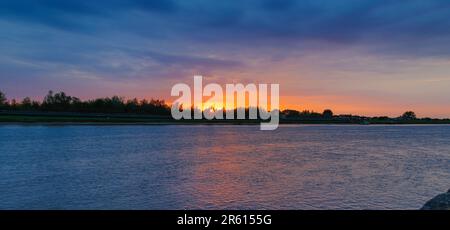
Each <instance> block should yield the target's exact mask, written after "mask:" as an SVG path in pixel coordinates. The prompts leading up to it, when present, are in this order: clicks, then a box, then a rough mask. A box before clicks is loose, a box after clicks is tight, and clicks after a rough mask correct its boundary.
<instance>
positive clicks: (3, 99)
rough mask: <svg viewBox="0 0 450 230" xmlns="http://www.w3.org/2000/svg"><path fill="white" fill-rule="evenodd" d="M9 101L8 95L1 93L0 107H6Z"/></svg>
mask: <svg viewBox="0 0 450 230" xmlns="http://www.w3.org/2000/svg"><path fill="white" fill-rule="evenodd" d="M7 100H8V99H7V98H6V95H5V94H4V93H3V92H2V91H0V106H4V105H6V102H7Z"/></svg>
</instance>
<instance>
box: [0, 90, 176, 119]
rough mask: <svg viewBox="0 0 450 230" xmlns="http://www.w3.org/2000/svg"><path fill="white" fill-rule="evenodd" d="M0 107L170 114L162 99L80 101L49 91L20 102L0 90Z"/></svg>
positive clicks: (54, 110)
mask: <svg viewBox="0 0 450 230" xmlns="http://www.w3.org/2000/svg"><path fill="white" fill-rule="evenodd" d="M0 109H3V110H10V111H44V112H79V113H135V114H155V115H170V107H169V106H168V105H167V104H166V103H165V101H164V100H155V99H151V100H146V99H142V100H138V99H137V98H134V99H130V100H125V99H124V97H119V96H113V97H105V98H97V99H93V100H86V101H82V100H80V99H79V98H77V97H73V96H69V95H67V94H66V93H64V92H59V93H53V91H49V92H48V94H47V95H46V96H45V97H44V100H43V101H42V102H39V101H34V100H31V99H30V98H29V97H26V98H24V99H23V100H22V101H21V102H17V101H16V100H15V99H12V100H11V101H8V100H7V98H6V95H5V94H4V93H2V92H1V91H0Z"/></svg>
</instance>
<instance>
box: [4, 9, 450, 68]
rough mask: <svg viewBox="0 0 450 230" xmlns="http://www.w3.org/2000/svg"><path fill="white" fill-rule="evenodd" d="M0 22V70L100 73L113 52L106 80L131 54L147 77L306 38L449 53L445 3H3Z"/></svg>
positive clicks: (449, 12) (380, 50)
mask: <svg viewBox="0 0 450 230" xmlns="http://www.w3.org/2000/svg"><path fill="white" fill-rule="evenodd" d="M0 23H1V24H0V25H4V27H6V26H8V28H2V30H1V31H0V41H2V43H3V44H0V48H2V49H3V50H4V52H2V54H0V55H2V56H3V58H2V59H0V69H1V68H2V66H3V67H5V65H7V64H5V63H2V62H1V60H5V59H6V60H10V59H14V60H15V61H17V60H19V61H21V60H22V61H30V62H34V63H36V62H49V63H54V64H55V66H53V68H52V69H51V70H49V71H56V69H57V68H58V65H59V66H65V65H70V66H72V67H73V66H75V67H77V68H78V69H89V70H90V71H93V72H95V71H100V70H101V71H102V75H108V68H109V67H108V65H106V66H105V65H104V63H112V62H113V61H115V60H116V59H120V62H121V64H114V65H113V64H111V65H110V71H109V74H110V75H111V76H112V77H114V76H116V75H118V74H126V73H127V72H129V71H130V70H132V69H135V68H137V67H136V64H135V63H136V62H137V61H138V60H139V59H142V60H147V59H149V60H152V61H154V62H156V63H157V65H156V66H152V67H151V68H150V67H149V68H148V69H145V68H144V69H140V70H139V71H148V73H149V74H151V73H160V72H163V71H161V70H158V69H156V68H171V71H174V72H177V69H179V72H180V73H182V72H183V71H182V69H186V68H201V69H219V70H220V69H229V68H238V67H242V66H245V63H246V62H248V60H245V59H244V58H240V57H239V55H234V56H233V57H232V58H231V57H227V55H228V53H229V52H231V51H233V52H234V53H239V52H242V57H245V55H246V54H248V53H253V54H256V55H261V56H263V55H268V56H271V55H272V56H277V55H279V54H273V53H261V52H263V51H261V49H260V48H261V47H270V48H271V49H272V50H276V49H280V50H282V51H285V50H286V51H293V50H295V49H303V48H305V46H299V44H300V45H301V44H308V42H315V43H326V44H332V45H333V46H335V47H339V48H344V49H345V48H350V47H353V46H357V47H360V48H361V47H362V48H363V49H366V50H367V51H368V52H373V53H375V54H376V55H404V56H411V57H417V56H418V57H421V56H449V55H450V48H449V47H450V46H449V45H448V44H450V30H449V29H448V28H450V2H449V1H447V0H428V1H423V0H409V1H398V0H376V1H375V0H340V1H334V0H303V1H294V0H246V1H241V0H239V1H238V0H228V1H209V0H192V1H184V0H178V1H175V0H174V1H170V0H152V1H150V0H148V1H146V0H129V1H125V0H98V1H82V0H64V1H62V0H3V1H1V2H0ZM36 33H39V34H40V39H36V38H35V37H34V36H35V34H36ZM224 47H226V48H224ZM252 47H254V48H252ZM299 47H300V48H299ZM305 49H311V47H309V46H306V48H305ZM136 50H139V52H136ZM300 51H301V50H300ZM26 52H31V53H28V54H27V53H26ZM107 52H118V53H120V54H121V56H115V55H105V54H104V53H107ZM210 54H214V55H212V56H213V57H211V55H210ZM97 62H102V63H103V64H98V63H97ZM15 63H16V62H15ZM11 68H13V67H11V66H8V69H11ZM17 68H18V69H19V68H24V67H23V66H18V67H17ZM120 68H122V71H119V69H120ZM140 68H141V67H140ZM31 71H33V70H32V69H30V72H31ZM59 71H61V72H62V71H64V69H60V70H59ZM12 72H13V71H12ZM20 72H21V73H22V72H23V70H22V69H21V71H20Z"/></svg>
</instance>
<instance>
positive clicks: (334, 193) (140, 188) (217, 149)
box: [0, 125, 450, 209]
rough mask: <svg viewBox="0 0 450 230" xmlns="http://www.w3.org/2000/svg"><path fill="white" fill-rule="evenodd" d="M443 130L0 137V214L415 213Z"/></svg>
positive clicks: (448, 180)
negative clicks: (175, 211) (125, 211)
mask: <svg viewBox="0 0 450 230" xmlns="http://www.w3.org/2000/svg"><path fill="white" fill-rule="evenodd" d="M449 188H450V126H445V125H442V126H439V125H436V126H351V125H338V126H333V125H290V126H282V127H280V128H279V129H278V130H276V131H259V126H223V125H217V126H212V125H205V126H201V125H190V126H189V125H187V126H181V125H178V126H15V125H3V126H0V209H418V208H420V207H421V206H422V205H423V204H424V203H425V202H426V201H427V200H428V199H430V198H432V197H433V196H435V195H437V194H439V193H442V192H445V191H447V190H448V189H449Z"/></svg>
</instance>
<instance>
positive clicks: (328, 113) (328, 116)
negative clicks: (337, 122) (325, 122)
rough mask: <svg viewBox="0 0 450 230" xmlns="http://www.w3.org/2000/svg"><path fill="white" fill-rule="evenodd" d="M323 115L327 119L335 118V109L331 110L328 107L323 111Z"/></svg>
mask: <svg viewBox="0 0 450 230" xmlns="http://www.w3.org/2000/svg"><path fill="white" fill-rule="evenodd" d="M322 116H323V118H325V119H332V118H333V111H331V110H330V109H326V110H324V111H323V113H322Z"/></svg>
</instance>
